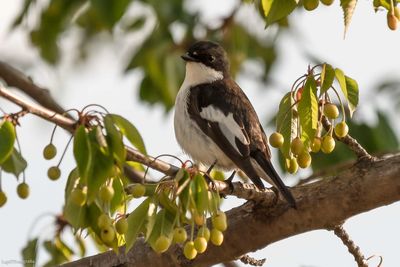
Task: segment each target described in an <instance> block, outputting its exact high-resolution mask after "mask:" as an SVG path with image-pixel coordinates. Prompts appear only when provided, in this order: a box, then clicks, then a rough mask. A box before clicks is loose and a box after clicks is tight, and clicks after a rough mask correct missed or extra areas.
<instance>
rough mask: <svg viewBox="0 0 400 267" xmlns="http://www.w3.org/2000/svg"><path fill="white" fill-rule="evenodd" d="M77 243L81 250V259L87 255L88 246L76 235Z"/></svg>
mask: <svg viewBox="0 0 400 267" xmlns="http://www.w3.org/2000/svg"><path fill="white" fill-rule="evenodd" d="M74 237H75V243H76V244H77V245H78V248H79V257H81V258H83V257H84V256H85V255H86V245H85V241H83V238H82V237H81V236H80V235H77V234H76V235H75V236H74Z"/></svg>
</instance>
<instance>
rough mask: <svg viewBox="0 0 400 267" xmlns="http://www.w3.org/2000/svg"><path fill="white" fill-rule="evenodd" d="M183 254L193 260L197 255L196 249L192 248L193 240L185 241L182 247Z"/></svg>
mask: <svg viewBox="0 0 400 267" xmlns="http://www.w3.org/2000/svg"><path fill="white" fill-rule="evenodd" d="M183 255H185V257H186V258H187V259H188V260H193V259H194V258H196V256H197V250H196V249H195V248H194V242H193V241H188V242H186V244H185V246H184V247H183Z"/></svg>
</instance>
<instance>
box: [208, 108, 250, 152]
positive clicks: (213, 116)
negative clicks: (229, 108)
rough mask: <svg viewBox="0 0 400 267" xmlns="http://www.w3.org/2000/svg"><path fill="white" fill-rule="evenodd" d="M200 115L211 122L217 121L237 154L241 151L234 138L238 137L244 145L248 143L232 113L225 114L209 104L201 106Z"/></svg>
mask: <svg viewBox="0 0 400 267" xmlns="http://www.w3.org/2000/svg"><path fill="white" fill-rule="evenodd" d="M200 117H202V118H203V119H206V120H209V121H212V122H218V124H219V127H220V128H221V131H222V133H223V134H224V135H225V137H226V139H227V140H228V141H229V143H230V144H231V145H232V147H234V148H235V149H236V151H237V152H239V154H241V153H240V150H239V148H238V147H237V145H236V142H235V138H237V139H239V141H240V142H242V143H243V144H244V145H249V144H250V142H249V140H248V138H247V136H246V135H245V134H244V133H243V128H242V127H240V126H239V124H238V123H237V122H236V121H235V119H234V118H233V114H232V113H229V114H228V115H225V114H224V113H223V112H222V111H221V110H220V109H218V108H216V107H214V106H212V105H209V106H207V107H205V108H202V110H201V112H200Z"/></svg>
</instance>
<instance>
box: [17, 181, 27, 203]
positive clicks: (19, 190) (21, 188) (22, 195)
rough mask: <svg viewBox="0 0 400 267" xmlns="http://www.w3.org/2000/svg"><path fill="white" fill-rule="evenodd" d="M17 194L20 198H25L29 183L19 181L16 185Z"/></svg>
mask: <svg viewBox="0 0 400 267" xmlns="http://www.w3.org/2000/svg"><path fill="white" fill-rule="evenodd" d="M17 194H18V196H19V197H20V198H22V199H25V198H27V197H28V196H29V185H28V184H26V183H20V184H19V185H18V186H17Z"/></svg>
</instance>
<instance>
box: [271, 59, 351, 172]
mask: <svg viewBox="0 0 400 267" xmlns="http://www.w3.org/2000/svg"><path fill="white" fill-rule="evenodd" d="M320 67H321V72H320V73H314V72H315V71H316V70H317V69H318V68H320ZM335 78H336V79H337V81H338V83H339V85H340V87H341V89H342V91H343V94H344V95H345V97H346V99H347V101H348V102H349V109H350V115H352V112H353V111H354V109H355V106H356V105H357V103H358V86H357V83H356V82H355V81H354V80H353V79H351V78H350V77H348V76H345V75H344V74H343V72H342V71H341V70H340V69H333V68H332V67H331V66H330V65H328V64H323V65H322V66H321V65H317V66H315V67H313V68H311V69H309V70H308V73H307V74H305V75H303V76H302V77H300V78H299V79H297V81H296V82H295V83H294V84H293V87H292V90H291V92H290V93H288V94H286V95H285V97H284V98H283V99H282V101H281V104H280V107H279V112H278V116H277V129H278V131H277V132H274V133H273V134H271V136H270V137H269V142H270V144H271V146H273V147H275V148H280V149H281V152H282V153H283V155H284V157H285V159H286V160H285V163H286V164H285V165H286V170H287V171H288V172H290V173H296V172H297V170H298V168H299V167H300V168H307V167H309V166H310V164H311V161H312V157H311V155H310V153H311V152H313V153H317V152H319V151H322V152H323V153H326V154H329V153H331V152H332V151H333V150H334V149H335V139H334V135H335V136H336V137H337V138H343V137H345V136H346V135H347V134H348V132H349V127H348V126H347V124H346V114H345V109H344V106H343V101H342V99H341V97H340V95H339V93H338V92H337V90H336V89H335V87H334V86H333V82H334V79H335ZM331 93H334V95H335V96H336V97H337V100H338V101H339V104H340V108H341V112H342V116H341V120H340V121H337V119H338V118H339V115H340V112H339V108H338V106H337V105H336V104H334V103H333V101H332V98H331V95H330V94H331ZM324 121H329V122H330V128H329V129H327V130H326V131H324V126H323V122H324ZM333 134H334V135H333Z"/></svg>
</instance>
